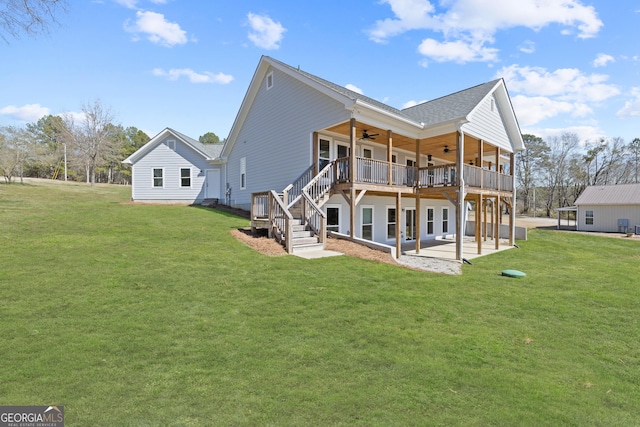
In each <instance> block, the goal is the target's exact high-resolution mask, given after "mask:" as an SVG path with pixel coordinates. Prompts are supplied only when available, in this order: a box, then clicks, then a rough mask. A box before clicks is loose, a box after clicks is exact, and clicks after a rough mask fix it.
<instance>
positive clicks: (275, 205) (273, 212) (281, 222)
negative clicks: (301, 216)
mask: <svg viewBox="0 0 640 427" xmlns="http://www.w3.org/2000/svg"><path fill="white" fill-rule="evenodd" d="M269 219H270V220H271V224H270V229H269V231H270V234H271V235H273V236H274V237H275V238H276V240H278V241H279V242H280V243H282V242H284V243H285V246H286V249H287V253H291V252H292V246H291V240H292V239H291V238H290V237H291V236H293V215H291V212H289V209H287V207H286V206H285V204H284V202H283V201H282V198H281V197H280V195H279V194H278V193H276V192H275V191H274V190H271V191H270V192H269Z"/></svg>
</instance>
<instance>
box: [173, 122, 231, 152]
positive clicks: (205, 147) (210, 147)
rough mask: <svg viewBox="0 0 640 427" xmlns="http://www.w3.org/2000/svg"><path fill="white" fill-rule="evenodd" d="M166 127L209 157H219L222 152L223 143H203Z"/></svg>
mask: <svg viewBox="0 0 640 427" xmlns="http://www.w3.org/2000/svg"><path fill="white" fill-rule="evenodd" d="M167 129H169V130H170V131H171V132H173V133H175V134H176V135H178V136H180V138H182V139H183V140H185V141H186V142H187V143H189V144H191V145H192V146H193V147H194V148H196V149H198V150H200V151H202V152H203V153H205V154H206V155H207V156H208V158H209V159H215V158H217V157H219V156H220V153H221V152H222V147H223V145H224V144H203V143H201V142H200V141H198V140H196V139H193V138H191V137H188V136H187V135H185V134H183V133H180V132H178V131H177V130H175V129H171V128H167Z"/></svg>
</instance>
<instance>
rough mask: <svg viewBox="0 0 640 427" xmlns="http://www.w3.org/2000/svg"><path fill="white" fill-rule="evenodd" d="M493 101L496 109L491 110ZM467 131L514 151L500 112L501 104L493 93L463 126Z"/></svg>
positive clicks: (501, 147) (506, 149)
mask: <svg viewBox="0 0 640 427" xmlns="http://www.w3.org/2000/svg"><path fill="white" fill-rule="evenodd" d="M491 101H493V102H494V109H493V111H491ZM462 130H463V132H465V133H469V134H471V135H473V136H474V137H476V138H480V139H483V140H485V141H487V142H488V143H490V144H492V145H496V146H498V147H500V149H502V150H505V151H508V152H513V147H512V144H511V141H510V140H509V135H508V134H507V131H506V125H505V123H504V120H503V118H502V114H501V112H500V108H499V104H498V102H497V100H496V99H495V97H494V96H493V95H490V96H488V97H487V98H486V99H485V100H484V101H482V103H481V104H480V105H479V106H478V108H477V109H476V111H474V112H473V114H472V115H471V117H470V122H469V123H466V124H464V125H463V126H462Z"/></svg>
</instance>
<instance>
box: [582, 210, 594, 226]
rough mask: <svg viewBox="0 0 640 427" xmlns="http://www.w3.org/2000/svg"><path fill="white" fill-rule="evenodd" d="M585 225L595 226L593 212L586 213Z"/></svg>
mask: <svg viewBox="0 0 640 427" xmlns="http://www.w3.org/2000/svg"><path fill="white" fill-rule="evenodd" d="M584 223H585V224H586V225H593V211H585V213H584Z"/></svg>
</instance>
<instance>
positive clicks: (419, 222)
mask: <svg viewBox="0 0 640 427" xmlns="http://www.w3.org/2000/svg"><path fill="white" fill-rule="evenodd" d="M416 172H417V173H416V190H415V191H416V229H415V233H416V254H419V253H420V236H421V234H420V232H421V230H420V228H421V227H420V225H421V221H420V218H421V215H420V140H419V139H416Z"/></svg>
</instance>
